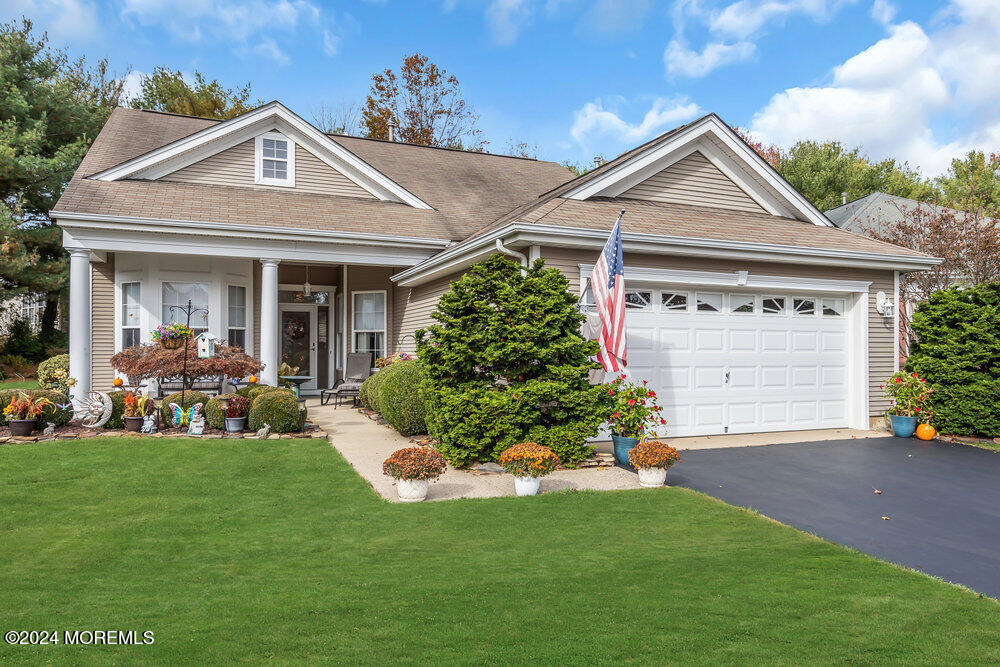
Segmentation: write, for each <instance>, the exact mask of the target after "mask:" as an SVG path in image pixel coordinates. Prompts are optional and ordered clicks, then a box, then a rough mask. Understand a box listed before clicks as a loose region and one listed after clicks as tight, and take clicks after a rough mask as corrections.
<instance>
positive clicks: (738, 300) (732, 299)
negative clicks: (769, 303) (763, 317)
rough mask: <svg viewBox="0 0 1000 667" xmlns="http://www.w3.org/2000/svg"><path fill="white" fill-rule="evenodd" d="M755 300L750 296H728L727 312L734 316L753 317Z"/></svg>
mask: <svg viewBox="0 0 1000 667" xmlns="http://www.w3.org/2000/svg"><path fill="white" fill-rule="evenodd" d="M756 303H757V299H756V298H755V297H754V296H753V295H752V294H730V295H729V310H730V312H732V313H734V314H736V315H753V314H754V312H755V311H756Z"/></svg>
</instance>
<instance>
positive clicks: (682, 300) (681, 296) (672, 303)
mask: <svg viewBox="0 0 1000 667" xmlns="http://www.w3.org/2000/svg"><path fill="white" fill-rule="evenodd" d="M660 309H661V310H662V311H663V312H665V313H686V312H687V309H688V293H687V292H663V293H662V294H661V295H660Z"/></svg>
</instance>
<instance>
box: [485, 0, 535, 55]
mask: <svg viewBox="0 0 1000 667" xmlns="http://www.w3.org/2000/svg"><path fill="white" fill-rule="evenodd" d="M530 15H531V12H530V8H529V7H528V2H527V0H493V2H491V3H490V5H489V7H487V8H486V23H487V25H488V26H489V27H490V32H491V33H492V35H493V41H495V42H496V43H497V44H505V45H506V44H513V43H514V42H515V41H516V40H517V33H518V31H519V30H520V29H521V25H522V24H523V23H524V22H525V21H526V20H527V19H528V17H529V16H530Z"/></svg>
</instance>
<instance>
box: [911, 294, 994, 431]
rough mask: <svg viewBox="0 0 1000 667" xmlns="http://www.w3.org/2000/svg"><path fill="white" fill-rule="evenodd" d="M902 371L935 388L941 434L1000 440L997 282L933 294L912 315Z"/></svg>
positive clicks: (934, 402) (934, 406)
mask: <svg viewBox="0 0 1000 667" xmlns="http://www.w3.org/2000/svg"><path fill="white" fill-rule="evenodd" d="M912 328H913V333H914V336H915V341H914V343H913V345H912V346H911V352H910V357H909V359H907V361H906V369H907V370H909V371H912V372H915V373H918V374H919V375H920V376H921V377H923V378H924V379H925V380H927V382H929V383H930V385H931V387H932V388H933V389H934V393H933V395H932V396H931V407H932V409H933V410H934V420H933V424H934V426H935V427H937V429H938V430H939V431H941V432H942V433H951V434H956V435H984V436H989V437H997V436H1000V284H992V285H983V286H980V287H976V288H973V289H960V288H952V289H949V290H945V291H941V292H937V293H935V294H932V295H931V298H930V299H928V300H927V301H926V302H924V303H922V304H920V307H919V308H917V312H916V313H915V314H914V316H913V325H912Z"/></svg>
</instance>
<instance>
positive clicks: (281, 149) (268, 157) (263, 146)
mask: <svg viewBox="0 0 1000 667" xmlns="http://www.w3.org/2000/svg"><path fill="white" fill-rule="evenodd" d="M254 182H256V183H258V184H260V185H280V186H283V187H288V188H291V187H295V144H294V143H292V142H291V140H289V139H288V137H286V136H285V135H283V134H279V133H277V132H268V133H266V134H262V135H260V136H259V137H257V141H256V177H255V179H254Z"/></svg>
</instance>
